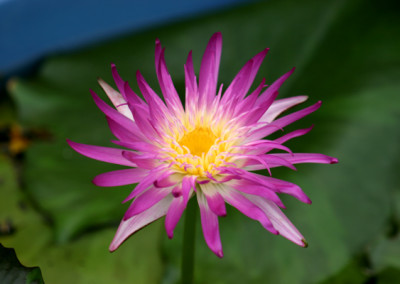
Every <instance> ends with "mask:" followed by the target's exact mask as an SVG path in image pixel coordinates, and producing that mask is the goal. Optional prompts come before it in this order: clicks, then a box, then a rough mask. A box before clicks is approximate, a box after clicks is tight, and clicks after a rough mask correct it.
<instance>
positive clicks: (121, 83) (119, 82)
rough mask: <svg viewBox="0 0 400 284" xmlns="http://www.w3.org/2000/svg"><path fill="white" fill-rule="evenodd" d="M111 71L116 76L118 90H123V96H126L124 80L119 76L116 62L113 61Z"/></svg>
mask: <svg viewBox="0 0 400 284" xmlns="http://www.w3.org/2000/svg"><path fill="white" fill-rule="evenodd" d="M111 73H112V76H113V78H114V82H115V84H116V85H117V88H118V90H119V91H120V92H121V94H122V96H124V98H126V97H125V91H124V84H125V82H124V80H122V78H121V76H119V74H118V72H117V67H116V66H115V64H114V63H111Z"/></svg>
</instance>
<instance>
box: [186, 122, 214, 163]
mask: <svg viewBox="0 0 400 284" xmlns="http://www.w3.org/2000/svg"><path fill="white" fill-rule="evenodd" d="M216 139H217V137H216V136H215V135H214V133H213V132H212V131H211V129H210V128H196V129H194V130H193V131H191V132H189V133H186V134H185V135H184V136H183V137H182V139H181V140H180V141H179V142H178V143H179V144H180V145H181V146H186V147H187V148H188V149H189V150H190V153H191V154H192V155H194V156H198V157H201V156H202V153H204V154H207V152H208V150H210V148H211V146H212V145H214V142H215V140H216Z"/></svg>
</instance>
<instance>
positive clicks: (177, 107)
mask: <svg viewBox="0 0 400 284" xmlns="http://www.w3.org/2000/svg"><path fill="white" fill-rule="evenodd" d="M155 55H156V58H155V64H156V73H157V78H158V82H159V83H160V87H161V91H162V93H163V95H164V98H165V101H166V103H167V105H168V107H169V108H170V109H173V110H174V113H175V115H179V114H183V107H182V103H181V100H180V98H179V95H178V93H177V92H176V90H175V87H174V84H173V82H172V79H171V75H170V74H169V72H168V69H167V65H166V63H165V58H164V50H163V49H162V48H161V44H160V41H159V40H156V53H155Z"/></svg>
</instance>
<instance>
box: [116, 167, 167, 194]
mask: <svg viewBox="0 0 400 284" xmlns="http://www.w3.org/2000/svg"><path fill="white" fill-rule="evenodd" d="M165 168H166V166H165V165H161V166H158V167H156V168H154V169H152V170H150V171H149V172H148V175H147V176H145V177H144V178H143V179H142V180H141V181H140V182H139V184H138V185H137V186H136V187H135V189H134V190H133V191H132V192H131V193H130V194H129V195H128V197H127V198H125V199H124V201H123V202H127V201H129V200H131V199H132V198H135V197H136V196H138V195H140V194H142V193H143V192H144V191H146V190H147V189H148V188H150V187H152V186H153V183H154V181H155V180H157V179H158V178H159V177H160V176H161V175H162V174H163V173H164V171H165Z"/></svg>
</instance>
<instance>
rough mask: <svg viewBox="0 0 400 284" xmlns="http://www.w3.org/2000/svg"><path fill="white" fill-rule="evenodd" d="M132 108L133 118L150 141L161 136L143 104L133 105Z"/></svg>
mask: <svg viewBox="0 0 400 284" xmlns="http://www.w3.org/2000/svg"><path fill="white" fill-rule="evenodd" d="M130 109H131V110H132V115H133V118H134V119H135V122H136V124H137V126H138V127H139V129H140V130H139V132H140V131H141V132H142V133H143V134H144V135H145V136H146V138H147V139H148V140H150V141H152V140H154V139H156V137H159V134H158V133H157V131H156V130H155V128H154V127H153V125H152V124H151V122H150V120H149V118H148V117H147V116H146V113H145V111H144V107H143V106H142V105H138V104H135V105H131V107H130Z"/></svg>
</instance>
